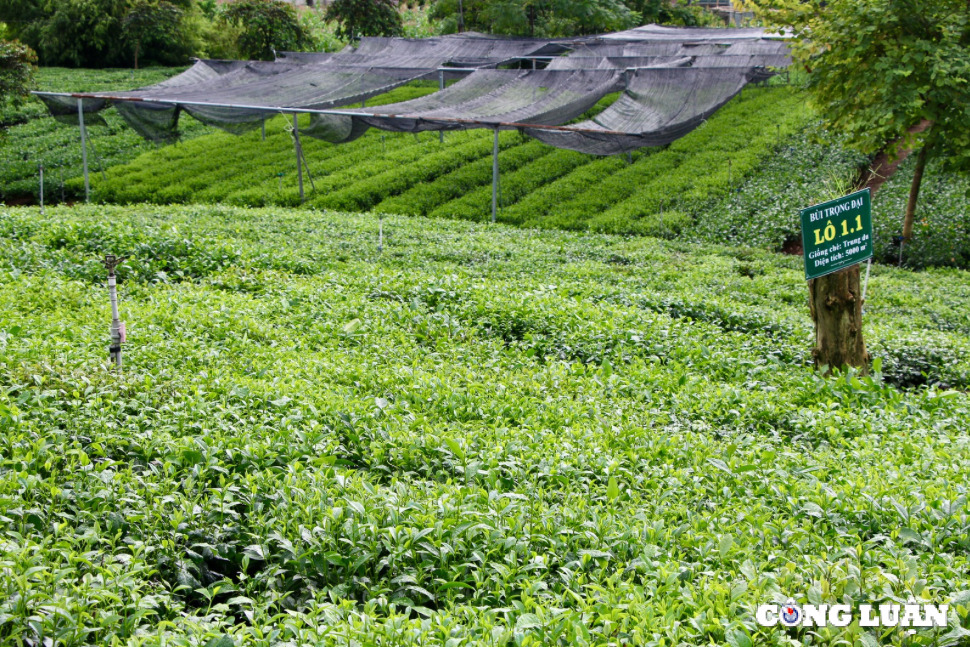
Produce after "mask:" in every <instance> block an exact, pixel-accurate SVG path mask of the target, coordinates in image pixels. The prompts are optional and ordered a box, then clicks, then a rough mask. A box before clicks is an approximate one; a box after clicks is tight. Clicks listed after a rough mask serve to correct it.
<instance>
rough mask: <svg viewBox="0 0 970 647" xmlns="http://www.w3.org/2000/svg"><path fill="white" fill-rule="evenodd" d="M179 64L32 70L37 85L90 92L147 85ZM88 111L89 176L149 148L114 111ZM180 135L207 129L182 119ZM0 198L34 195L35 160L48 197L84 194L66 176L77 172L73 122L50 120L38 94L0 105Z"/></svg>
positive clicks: (79, 168)
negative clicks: (95, 113) (96, 113)
mask: <svg viewBox="0 0 970 647" xmlns="http://www.w3.org/2000/svg"><path fill="white" fill-rule="evenodd" d="M184 69H185V68H181V67H179V68H165V67H156V68H147V69H142V70H122V69H107V70H83V69H82V70H77V69H67V68H58V67H42V68H40V69H38V71H37V88H36V89H38V90H47V91H51V92H94V91H98V90H119V89H130V88H135V87H142V86H145V85H152V84H155V83H159V82H161V81H164V80H165V79H167V78H168V77H170V76H173V75H175V74H178V73H179V72H181V71H182V70H184ZM101 115H102V116H103V118H104V121H103V123H101V124H99V123H98V121H99V120H98V119H97V117H93V116H90V115H89V117H88V121H89V128H88V134H89V136H90V137H89V144H90V148H89V149H88V164H89V167H90V170H91V174H92V176H96V175H97V174H98V173H99V172H101V171H104V170H105V169H107V168H109V167H111V166H113V165H116V164H122V163H125V162H129V161H131V160H133V159H134V158H136V157H137V156H138V155H140V154H141V153H143V152H145V151H148V150H153V149H154V146H153V145H152V144H150V143H147V142H145V140H143V139H142V138H141V137H140V136H139V135H138V134H137V133H135V132H134V131H133V130H131V129H130V128H128V126H127V125H126V124H125V122H124V120H123V119H122V118H121V117H120V116H119V115H118V114H117V113H116V112H115V111H114V110H107V111H105V112H103V113H101ZM183 126H184V127H183V137H184V138H185V139H191V138H192V137H197V136H199V135H203V134H206V133H211V132H213V129H211V128H209V127H207V126H204V125H203V124H201V123H199V122H197V121H195V120H193V119H186V120H185V121H184V122H183ZM0 128H2V129H4V132H3V133H0V200H2V201H9V200H17V199H23V198H29V199H37V197H38V190H39V189H38V184H39V176H38V168H37V167H38V165H39V164H43V165H44V193H45V200H46V201H47V202H48V203H51V202H55V201H63V200H65V199H68V200H70V199H74V198H76V197H77V196H79V195H80V196H82V197H83V196H84V183H83V181H81V182H79V183H76V184H75V185H70V184H69V183H68V180H70V179H71V178H75V177H79V176H81V175H82V173H83V167H82V164H81V135H80V130H79V129H78V127H77V126H76V125H73V126H72V125H70V124H64V123H60V122H58V121H56V120H55V119H53V118H52V117H50V115H49V114H48V112H47V108H46V107H44V104H43V103H41V101H40V100H38V99H34V98H31V99H30V100H29V101H27V102H25V103H24V104H23V105H21V106H18V107H14V106H10V105H8V106H6V107H3V108H0Z"/></svg>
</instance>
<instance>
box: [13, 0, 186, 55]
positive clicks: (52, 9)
mask: <svg viewBox="0 0 970 647" xmlns="http://www.w3.org/2000/svg"><path fill="white" fill-rule="evenodd" d="M151 5H154V6H155V7H159V6H161V5H168V6H169V7H170V8H168V9H164V8H163V9H161V10H157V9H156V15H155V16H154V18H153V19H152V20H146V18H147V17H146V16H145V13H146V11H148V7H149V6H151ZM173 10H174V11H173ZM133 12H134V13H133ZM136 16H137V18H136ZM200 16H201V14H200V13H199V10H198V8H197V7H196V5H195V2H194V0H0V22H4V21H6V22H7V23H8V28H9V30H10V32H11V34H12V35H13V36H14V37H16V38H19V39H20V40H21V41H23V42H24V43H25V44H27V45H29V46H30V47H31V48H33V49H34V50H35V51H36V52H37V55H38V58H39V60H40V62H41V63H42V64H43V65H60V66H66V67H121V66H124V65H127V64H128V63H129V62H130V61H131V60H132V56H131V54H132V49H133V48H134V47H136V46H137V47H138V49H139V60H141V59H147V60H148V61H150V62H152V63H154V64H161V65H177V64H184V63H186V62H188V60H189V58H190V57H191V56H194V55H197V54H200V53H201V49H202V43H201V40H200V38H199V31H200V30H199V28H198V26H197V25H196V23H195V19H196V18H199V17H200ZM129 18H131V19H133V20H134V22H133V23H131V24H130V25H126V20H128V19H129ZM152 21H154V22H155V24H154V26H151V25H149V24H147V23H150V22H152ZM135 23H137V25H136V24H135ZM136 33H137V34H138V37H137V38H136V37H134V36H135V34H136Z"/></svg>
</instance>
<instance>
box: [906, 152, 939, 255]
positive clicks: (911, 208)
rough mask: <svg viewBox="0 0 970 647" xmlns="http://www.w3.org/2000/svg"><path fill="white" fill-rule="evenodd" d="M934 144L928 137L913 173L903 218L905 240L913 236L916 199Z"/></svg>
mask: <svg viewBox="0 0 970 647" xmlns="http://www.w3.org/2000/svg"><path fill="white" fill-rule="evenodd" d="M932 146H933V145H932V142H931V141H930V140H929V139H927V141H926V143H925V144H923V148H921V149H919V156H918V157H917V158H916V171H915V172H914V173H913V183H912V184H910V186H909V200H907V202H906V215H905V217H904V218H903V241H909V240H910V239H911V238H912V237H913V221H914V220H915V219H916V201H917V200H918V199H919V187H920V184H921V183H922V182H923V169H925V168H926V160H927V159H928V158H929V156H930V148H932Z"/></svg>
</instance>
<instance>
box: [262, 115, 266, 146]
mask: <svg viewBox="0 0 970 647" xmlns="http://www.w3.org/2000/svg"><path fill="white" fill-rule="evenodd" d="M262 131H263V141H266V120H265V119H263V126H262Z"/></svg>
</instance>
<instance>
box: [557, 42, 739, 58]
mask: <svg viewBox="0 0 970 647" xmlns="http://www.w3.org/2000/svg"><path fill="white" fill-rule="evenodd" d="M728 47H729V45H727V44H720V43H680V42H676V41H673V42H664V43H641V42H617V41H611V42H602V41H597V42H590V43H583V44H579V45H576V46H575V47H574V48H573V51H572V52H570V53H569V54H568V55H567V56H566V57H567V58H575V57H585V56H596V57H604V56H605V57H629V56H670V57H682V56H712V55H714V54H720V53H721V52H724V51H727V49H728Z"/></svg>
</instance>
